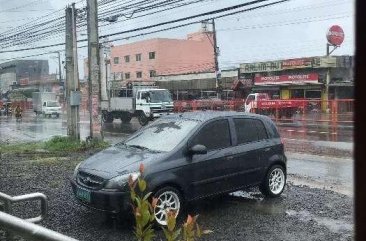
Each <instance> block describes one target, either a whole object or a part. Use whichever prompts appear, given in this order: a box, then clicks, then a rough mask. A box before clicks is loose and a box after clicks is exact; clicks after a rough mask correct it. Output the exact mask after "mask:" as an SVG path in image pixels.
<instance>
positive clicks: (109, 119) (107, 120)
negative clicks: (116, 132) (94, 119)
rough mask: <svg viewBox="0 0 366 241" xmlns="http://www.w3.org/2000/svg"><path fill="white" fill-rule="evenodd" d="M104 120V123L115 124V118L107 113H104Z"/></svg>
mask: <svg viewBox="0 0 366 241" xmlns="http://www.w3.org/2000/svg"><path fill="white" fill-rule="evenodd" d="M102 120H103V122H104V123H112V122H113V116H112V114H110V113H109V112H107V111H103V112H102Z"/></svg>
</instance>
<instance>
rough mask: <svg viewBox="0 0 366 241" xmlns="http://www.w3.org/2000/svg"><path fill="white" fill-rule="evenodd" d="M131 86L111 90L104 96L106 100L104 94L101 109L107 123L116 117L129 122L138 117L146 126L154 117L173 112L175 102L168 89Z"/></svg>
mask: <svg viewBox="0 0 366 241" xmlns="http://www.w3.org/2000/svg"><path fill="white" fill-rule="evenodd" d="M129 87H130V88H120V89H114V90H111V91H109V96H104V98H105V99H104V100H103V95H102V100H101V110H102V119H103V121H104V122H105V123H111V122H113V120H114V119H121V121H122V122H123V123H129V122H130V121H131V118H132V117H137V118H138V120H139V123H140V124H141V125H142V126H144V125H146V124H147V123H148V122H149V121H150V120H153V119H154V118H158V117H160V116H161V115H164V114H172V113H173V111H174V103H173V100H172V97H171V94H170V92H169V91H168V90H167V89H159V88H157V87H156V86H147V85H132V86H129Z"/></svg>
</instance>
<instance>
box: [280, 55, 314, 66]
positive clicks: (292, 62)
mask: <svg viewBox="0 0 366 241" xmlns="http://www.w3.org/2000/svg"><path fill="white" fill-rule="evenodd" d="M311 67H312V59H311V58H302V59H288V60H283V61H282V69H297V68H311Z"/></svg>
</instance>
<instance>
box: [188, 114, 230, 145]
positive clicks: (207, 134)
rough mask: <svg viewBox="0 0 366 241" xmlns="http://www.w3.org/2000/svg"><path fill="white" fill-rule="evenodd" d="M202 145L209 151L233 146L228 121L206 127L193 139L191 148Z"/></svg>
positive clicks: (216, 122) (211, 123)
mask: <svg viewBox="0 0 366 241" xmlns="http://www.w3.org/2000/svg"><path fill="white" fill-rule="evenodd" d="M197 144H201V145H204V146H206V147H207V150H208V151H210V150H217V149H222V148H226V147H229V146H231V136H230V129H229V122H228V120H217V121H213V122H210V123H208V124H207V125H205V126H204V127H203V128H202V129H201V130H200V131H199V132H198V134H197V135H196V136H195V137H194V138H193V140H192V142H191V144H190V146H194V145H197Z"/></svg>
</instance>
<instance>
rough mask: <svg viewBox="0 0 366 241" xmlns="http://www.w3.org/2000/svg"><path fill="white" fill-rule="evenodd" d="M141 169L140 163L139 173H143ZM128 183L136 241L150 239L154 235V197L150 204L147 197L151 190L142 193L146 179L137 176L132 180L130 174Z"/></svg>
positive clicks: (142, 168)
mask: <svg viewBox="0 0 366 241" xmlns="http://www.w3.org/2000/svg"><path fill="white" fill-rule="evenodd" d="M143 171H144V166H143V165H140V175H142V174H143ZM128 184H129V187H130V193H131V200H132V204H133V205H132V207H133V213H134V216H135V221H136V226H135V231H134V234H135V236H136V238H137V240H138V241H150V240H152V239H153V238H154V237H155V233H154V229H153V221H154V215H153V213H154V212H153V208H154V206H153V205H156V199H154V200H153V202H152V204H150V202H149V197H150V195H151V192H150V193H147V194H145V195H144V192H145V190H146V181H145V180H144V179H142V178H140V177H138V178H137V181H136V180H133V178H132V176H130V177H129V180H128ZM136 184H138V188H139V193H136V191H135V188H136ZM143 195H144V196H143Z"/></svg>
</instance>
